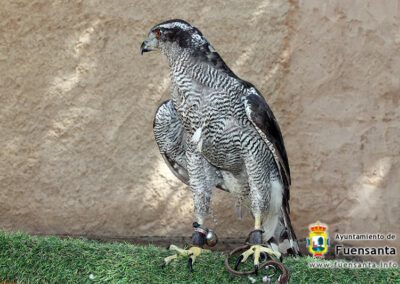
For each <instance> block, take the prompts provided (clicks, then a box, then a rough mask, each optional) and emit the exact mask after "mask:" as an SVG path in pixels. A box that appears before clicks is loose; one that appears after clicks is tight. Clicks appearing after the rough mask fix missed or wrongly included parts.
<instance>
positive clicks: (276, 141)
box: [242, 87, 291, 211]
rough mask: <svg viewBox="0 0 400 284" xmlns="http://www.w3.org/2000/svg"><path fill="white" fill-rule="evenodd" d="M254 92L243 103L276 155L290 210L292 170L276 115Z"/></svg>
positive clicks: (286, 205)
mask: <svg viewBox="0 0 400 284" xmlns="http://www.w3.org/2000/svg"><path fill="white" fill-rule="evenodd" d="M251 90H254V91H252V92H251V93H250V94H249V95H247V96H243V97H242V101H243V104H244V106H245V110H246V114H247V117H248V119H249V120H250V121H251V123H252V124H253V126H254V127H255V128H256V130H257V131H258V133H259V134H260V135H261V137H262V138H263V140H264V141H265V143H266V144H267V145H268V148H269V149H270V150H271V152H272V153H273V155H274V158H275V162H276V164H277V166H278V169H279V171H280V173H281V177H282V181H283V186H284V193H283V201H284V205H285V207H286V208H287V210H288V211H290V210H289V198H290V194H289V188H290V183H291V180H290V169H289V161H288V158H287V155H286V149H285V145H284V143H283V138H282V133H281V130H280V128H279V125H278V122H277V121H276V119H275V116H274V114H273V113H272V111H271V109H270V108H269V106H268V104H267V102H266V101H265V99H264V97H263V96H262V95H260V94H259V93H258V91H257V90H256V89H255V88H254V87H251Z"/></svg>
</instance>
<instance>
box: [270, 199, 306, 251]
mask: <svg viewBox="0 0 400 284" xmlns="http://www.w3.org/2000/svg"><path fill="white" fill-rule="evenodd" d="M270 244H271V246H272V247H277V248H278V250H279V252H280V253H282V254H283V255H295V256H297V255H301V253H300V249H299V244H298V242H297V237H296V234H295V232H294V229H293V226H292V223H291V222H290V217H289V212H288V209H287V207H286V206H284V205H282V207H281V214H280V216H279V219H278V224H277V226H276V229H275V233H274V236H273V238H271V239H270Z"/></svg>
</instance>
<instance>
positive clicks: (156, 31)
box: [154, 29, 161, 39]
mask: <svg viewBox="0 0 400 284" xmlns="http://www.w3.org/2000/svg"><path fill="white" fill-rule="evenodd" d="M154 34H155V35H156V38H157V39H160V37H161V31H160V30H159V29H156V30H154Z"/></svg>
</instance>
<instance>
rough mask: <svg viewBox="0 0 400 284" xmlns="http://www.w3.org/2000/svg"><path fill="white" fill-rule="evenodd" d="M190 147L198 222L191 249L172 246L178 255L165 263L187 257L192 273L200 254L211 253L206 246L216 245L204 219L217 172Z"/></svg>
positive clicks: (187, 155)
mask: <svg viewBox="0 0 400 284" xmlns="http://www.w3.org/2000/svg"><path fill="white" fill-rule="evenodd" d="M188 147H189V150H188V152H187V153H186V157H187V162H188V173H189V181H190V186H191V188H192V192H193V201H194V211H195V213H196V217H197V222H195V223H193V227H194V232H193V235H192V245H191V246H190V248H189V249H187V250H186V249H181V248H178V247H177V246H174V245H172V246H170V250H174V251H176V254H175V255H172V256H169V257H167V258H165V259H164V262H165V264H169V263H170V262H171V261H172V260H175V259H177V258H178V257H180V256H186V257H188V265H189V268H190V270H191V271H192V270H193V263H194V262H195V260H196V258H198V257H199V255H200V254H202V253H204V252H208V251H209V250H206V249H204V246H205V245H208V246H213V245H215V244H216V241H215V239H214V242H212V235H213V234H212V231H211V230H209V229H207V228H206V227H204V226H203V224H204V219H205V217H206V216H207V215H208V212H209V208H210V203H211V194H212V189H213V188H214V186H215V184H214V183H213V175H215V170H214V171H213V169H212V167H211V165H210V164H209V163H208V162H207V161H206V160H205V159H204V158H203V157H202V156H201V154H200V153H199V152H198V151H197V149H196V147H195V145H192V144H189V146H188Z"/></svg>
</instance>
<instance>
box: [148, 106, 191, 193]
mask: <svg viewBox="0 0 400 284" xmlns="http://www.w3.org/2000/svg"><path fill="white" fill-rule="evenodd" d="M153 131H154V136H155V138H156V142H157V145H158V148H159V149H160V153H161V155H162V157H163V158H164V160H165V163H166V164H167V165H168V167H169V169H170V170H171V172H172V173H173V174H174V175H175V176H176V177H177V178H179V179H180V180H181V181H182V182H183V183H185V184H187V185H189V174H188V171H187V169H186V157H185V148H186V144H185V139H184V135H185V131H184V128H183V126H182V124H181V122H180V120H179V118H178V115H177V113H176V110H175V107H174V105H173V104H172V101H171V100H168V101H165V102H164V103H162V104H161V105H160V106H159V107H158V109H157V111H156V114H155V116H154V121H153Z"/></svg>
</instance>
